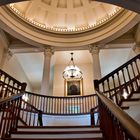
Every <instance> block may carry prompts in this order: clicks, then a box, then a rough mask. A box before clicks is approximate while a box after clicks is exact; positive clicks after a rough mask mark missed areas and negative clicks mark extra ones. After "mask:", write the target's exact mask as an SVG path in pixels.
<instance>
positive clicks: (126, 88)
mask: <svg viewBox="0 0 140 140" xmlns="http://www.w3.org/2000/svg"><path fill="white" fill-rule="evenodd" d="M121 71H122V74H123V80H124V84H125V90H126V92H127V93H129V91H128V87H127V84H126V79H125V75H124V69H122V70H121Z"/></svg>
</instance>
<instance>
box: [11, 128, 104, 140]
mask: <svg viewBox="0 0 140 140" xmlns="http://www.w3.org/2000/svg"><path fill="white" fill-rule="evenodd" d="M25 139H26V140H33V139H34V140H36V139H37V140H103V134H102V131H101V129H100V128H99V127H91V126H73V127H72V126H68V127H66V126H49V127H27V126H20V127H18V129H17V131H13V132H12V133H11V140H25Z"/></svg>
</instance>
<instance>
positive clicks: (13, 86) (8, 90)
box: [0, 70, 26, 99]
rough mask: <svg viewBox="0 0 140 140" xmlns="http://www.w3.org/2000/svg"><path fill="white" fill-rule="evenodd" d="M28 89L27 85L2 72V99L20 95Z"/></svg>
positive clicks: (0, 72)
mask: <svg viewBox="0 0 140 140" xmlns="http://www.w3.org/2000/svg"><path fill="white" fill-rule="evenodd" d="M25 88H26V83H21V82H19V81H17V80H16V79H15V78H13V77H11V76H10V75H9V74H7V73H6V72H4V71H2V70H0V99H2V98H5V97H10V96H11V95H14V94H19V93H21V91H24V90H25Z"/></svg>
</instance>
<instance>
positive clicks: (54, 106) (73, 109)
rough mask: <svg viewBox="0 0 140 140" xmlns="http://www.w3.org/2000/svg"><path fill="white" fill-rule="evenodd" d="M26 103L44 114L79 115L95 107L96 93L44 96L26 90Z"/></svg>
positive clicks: (87, 112)
mask: <svg viewBox="0 0 140 140" xmlns="http://www.w3.org/2000/svg"><path fill="white" fill-rule="evenodd" d="M25 96H26V97H27V98H28V101H27V102H28V103H29V104H31V105H33V106H35V107H36V108H37V109H39V110H41V111H42V112H43V113H45V114H53V115H76V114H77V115H79V114H89V113H90V109H91V108H94V107H96V95H95V94H92V95H86V96H75V97H57V96H45V95H39V94H34V93H30V92H26V93H25Z"/></svg>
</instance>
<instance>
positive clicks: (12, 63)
mask: <svg viewBox="0 0 140 140" xmlns="http://www.w3.org/2000/svg"><path fill="white" fill-rule="evenodd" d="M3 70H4V71H5V72H7V73H8V74H9V75H11V76H12V77H14V78H15V79H17V80H18V81H20V82H26V83H27V88H26V90H28V91H32V86H31V84H30V82H29V80H28V78H27V76H26V74H25V73H24V71H23V69H22V67H21V66H20V64H19V62H18V60H17V59H16V57H15V56H14V55H13V56H12V57H11V58H10V59H9V60H6V62H5V64H4V67H3Z"/></svg>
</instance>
